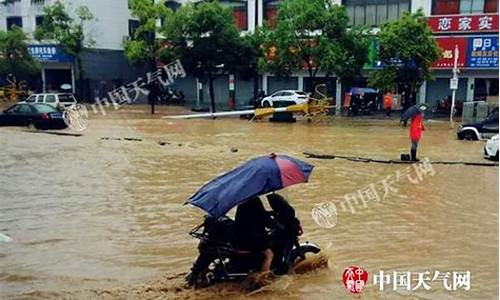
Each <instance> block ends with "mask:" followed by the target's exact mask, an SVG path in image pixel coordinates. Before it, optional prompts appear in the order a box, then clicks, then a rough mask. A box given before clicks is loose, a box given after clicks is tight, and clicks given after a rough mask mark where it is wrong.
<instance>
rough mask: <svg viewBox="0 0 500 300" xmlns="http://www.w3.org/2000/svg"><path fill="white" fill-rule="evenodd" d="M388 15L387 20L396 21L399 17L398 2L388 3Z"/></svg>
mask: <svg viewBox="0 0 500 300" xmlns="http://www.w3.org/2000/svg"><path fill="white" fill-rule="evenodd" d="M387 11H388V15H387V21H388V22H392V21H397V20H398V19H399V17H398V15H399V9H398V4H396V3H391V4H389V6H388V8H387Z"/></svg>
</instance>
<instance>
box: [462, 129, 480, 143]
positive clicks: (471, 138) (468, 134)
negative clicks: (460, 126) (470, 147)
mask: <svg viewBox="0 0 500 300" xmlns="http://www.w3.org/2000/svg"><path fill="white" fill-rule="evenodd" d="M463 136H464V140H467V141H475V140H477V136H476V134H475V133H474V131H472V130H466V131H464V135H463Z"/></svg>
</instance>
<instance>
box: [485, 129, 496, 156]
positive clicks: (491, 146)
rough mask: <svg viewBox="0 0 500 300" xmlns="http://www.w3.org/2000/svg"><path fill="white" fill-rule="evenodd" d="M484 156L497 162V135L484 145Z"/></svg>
mask: <svg viewBox="0 0 500 300" xmlns="http://www.w3.org/2000/svg"><path fill="white" fill-rule="evenodd" d="M484 156H485V157H486V158H489V159H494V160H496V161H498V134H497V135H495V136H493V137H492V138H491V139H489V140H488V141H487V142H486V145H484Z"/></svg>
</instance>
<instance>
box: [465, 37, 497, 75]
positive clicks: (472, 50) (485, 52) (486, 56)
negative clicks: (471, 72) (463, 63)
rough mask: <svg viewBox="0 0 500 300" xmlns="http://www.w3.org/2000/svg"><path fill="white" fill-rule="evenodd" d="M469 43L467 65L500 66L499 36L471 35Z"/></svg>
mask: <svg viewBox="0 0 500 300" xmlns="http://www.w3.org/2000/svg"><path fill="white" fill-rule="evenodd" d="M468 44H469V47H468V48H467V50H468V51H467V66H469V67H471V68H498V36H480V37H470V38H469V40H468Z"/></svg>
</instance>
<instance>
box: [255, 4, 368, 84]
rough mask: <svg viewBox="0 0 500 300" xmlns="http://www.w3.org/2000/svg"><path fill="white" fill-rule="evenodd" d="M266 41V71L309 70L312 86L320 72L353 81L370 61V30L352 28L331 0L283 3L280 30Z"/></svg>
mask: <svg viewBox="0 0 500 300" xmlns="http://www.w3.org/2000/svg"><path fill="white" fill-rule="evenodd" d="M264 40H265V41H264V44H263V46H264V49H265V50H266V56H265V58H264V59H262V60H261V62H260V66H261V69H262V70H263V71H267V72H271V73H274V74H275V75H277V76H289V75H290V74H292V73H293V72H296V71H299V70H303V69H305V70H307V72H308V74H309V78H310V79H311V81H310V82H311V83H312V82H313V81H314V79H315V78H316V75H317V74H318V72H324V73H325V75H326V76H327V77H328V76H330V75H333V74H335V75H336V76H338V77H339V79H340V80H341V82H343V83H347V82H350V81H352V80H353V78H354V77H356V76H358V75H359V74H360V72H361V69H362V67H363V65H364V64H365V62H366V61H367V59H368V46H369V39H368V35H367V31H366V30H364V29H363V28H357V27H354V28H348V17H347V14H346V12H345V9H344V8H343V7H341V6H339V5H332V4H331V1H329V0H289V1H281V2H280V4H279V9H278V16H277V23H276V28H275V29H274V30H272V29H269V30H268V32H267V34H265V38H264ZM310 88H312V87H310Z"/></svg>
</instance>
